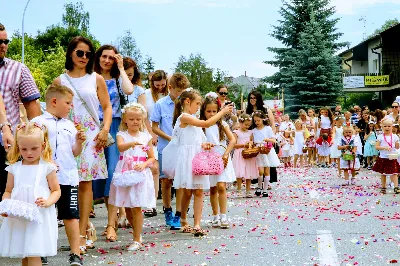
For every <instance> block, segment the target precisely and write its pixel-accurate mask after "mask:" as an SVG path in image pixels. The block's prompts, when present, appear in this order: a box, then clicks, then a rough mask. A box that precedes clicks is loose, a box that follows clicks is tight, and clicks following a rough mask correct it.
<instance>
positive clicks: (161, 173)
mask: <svg viewBox="0 0 400 266" xmlns="http://www.w3.org/2000/svg"><path fill="white" fill-rule="evenodd" d="M158 168H159V169H160V177H159V178H166V177H167V176H166V175H164V173H163V172H162V154H161V153H158Z"/></svg>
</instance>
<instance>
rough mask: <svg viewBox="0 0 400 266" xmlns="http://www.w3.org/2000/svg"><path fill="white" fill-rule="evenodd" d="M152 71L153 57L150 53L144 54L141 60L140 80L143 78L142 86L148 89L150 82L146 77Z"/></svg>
mask: <svg viewBox="0 0 400 266" xmlns="http://www.w3.org/2000/svg"><path fill="white" fill-rule="evenodd" d="M153 71H154V61H153V58H152V57H151V56H150V55H146V58H145V59H144V62H143V72H142V75H143V77H142V80H144V81H145V82H144V86H145V87H146V88H147V89H149V88H150V84H149V82H148V77H149V74H150V73H151V72H153Z"/></svg>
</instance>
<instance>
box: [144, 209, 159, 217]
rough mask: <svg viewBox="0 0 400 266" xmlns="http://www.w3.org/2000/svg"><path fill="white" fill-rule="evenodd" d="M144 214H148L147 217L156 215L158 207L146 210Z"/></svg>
mask: <svg viewBox="0 0 400 266" xmlns="http://www.w3.org/2000/svg"><path fill="white" fill-rule="evenodd" d="M144 216H146V217H154V216H157V210H156V208H153V209H149V210H146V211H145V212H144Z"/></svg>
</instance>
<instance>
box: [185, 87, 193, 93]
mask: <svg viewBox="0 0 400 266" xmlns="http://www.w3.org/2000/svg"><path fill="white" fill-rule="evenodd" d="M192 90H193V88H192V87H189V88H187V89H186V90H185V91H187V92H190V91H192Z"/></svg>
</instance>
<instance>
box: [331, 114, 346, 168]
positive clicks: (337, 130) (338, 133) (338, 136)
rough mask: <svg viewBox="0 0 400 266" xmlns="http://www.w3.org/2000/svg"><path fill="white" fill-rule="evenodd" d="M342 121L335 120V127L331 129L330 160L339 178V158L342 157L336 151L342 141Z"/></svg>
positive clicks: (339, 118)
mask: <svg viewBox="0 0 400 266" xmlns="http://www.w3.org/2000/svg"><path fill="white" fill-rule="evenodd" d="M343 121H344V119H343V118H342V117H336V118H335V124H336V125H335V126H334V127H333V132H332V138H333V144H332V146H331V159H332V167H338V171H339V176H340V175H341V170H340V157H341V156H342V152H341V151H340V150H338V146H340V143H341V141H342V137H343Z"/></svg>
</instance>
